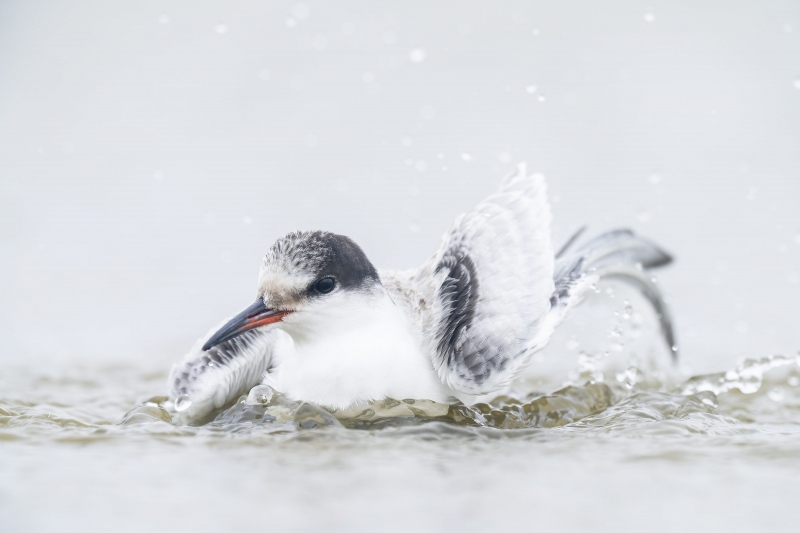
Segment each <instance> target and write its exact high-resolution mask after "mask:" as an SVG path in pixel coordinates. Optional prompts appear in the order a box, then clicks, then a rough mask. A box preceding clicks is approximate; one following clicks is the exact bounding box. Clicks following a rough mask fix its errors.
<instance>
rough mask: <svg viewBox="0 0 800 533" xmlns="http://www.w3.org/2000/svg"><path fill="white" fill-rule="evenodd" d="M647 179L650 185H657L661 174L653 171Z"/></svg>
mask: <svg viewBox="0 0 800 533" xmlns="http://www.w3.org/2000/svg"><path fill="white" fill-rule="evenodd" d="M647 181H649V182H650V184H651V185H658V184H659V183H661V176H660V175H658V174H656V173H655V172H654V173H652V174H650V175H649V176H647Z"/></svg>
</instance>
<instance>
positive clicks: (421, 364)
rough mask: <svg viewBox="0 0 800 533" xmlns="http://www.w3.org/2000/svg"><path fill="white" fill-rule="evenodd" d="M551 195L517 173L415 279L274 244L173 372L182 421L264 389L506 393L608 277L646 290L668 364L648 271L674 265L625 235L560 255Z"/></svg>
mask: <svg viewBox="0 0 800 533" xmlns="http://www.w3.org/2000/svg"><path fill="white" fill-rule="evenodd" d="M546 189H547V186H546V183H545V179H544V177H543V176H542V175H540V174H534V175H527V173H526V172H525V167H524V165H520V167H518V168H517V170H516V172H514V173H513V174H511V175H510V176H509V177H508V178H506V180H505V181H504V182H503V184H502V185H501V187H500V188H499V190H498V191H497V192H495V193H494V194H492V195H491V196H489V197H488V198H486V199H485V200H484V201H483V202H481V203H480V204H479V205H478V206H477V207H476V208H475V209H473V210H472V211H470V212H468V213H466V214H463V215H461V216H459V217H458V218H457V219H456V221H455V223H454V224H453V226H452V227H451V228H450V230H449V231H448V232H447V233H445V235H444V237H443V239H442V242H441V245H440V246H439V249H438V250H437V251H436V253H434V254H433V256H432V257H431V258H430V259H429V260H428V261H427V262H426V263H424V264H423V265H422V266H421V267H420V268H418V269H416V270H409V271H402V272H401V271H378V270H376V268H375V267H374V266H373V265H372V263H371V262H370V260H369V259H368V258H367V256H366V255H365V254H364V252H363V251H362V250H361V248H359V247H358V245H357V244H356V243H354V242H353V241H352V240H351V239H350V238H348V237H345V236H343V235H336V234H333V233H328V232H324V231H299V232H295V233H290V234H289V235H287V236H285V237H283V238H281V239H278V241H277V242H275V243H274V244H273V245H272V247H271V248H270V249H269V251H268V252H267V254H266V255H265V257H264V258H263V260H262V262H261V269H260V273H259V276H258V288H257V291H256V296H257V297H256V300H255V302H254V303H253V304H252V305H250V306H249V307H247V308H246V309H245V310H244V311H242V312H241V313H239V314H238V315H236V316H235V317H233V318H232V319H230V320H228V321H226V322H225V323H224V324H223V325H221V326H220V327H217V328H214V329H213V330H212V331H211V332H209V334H207V335H206V336H205V337H204V338H202V339H201V340H200V341H198V343H197V344H196V345H195V347H194V348H193V349H192V350H191V351H190V352H189V353H188V354H187V355H186V357H185V358H184V359H183V361H182V362H180V363H179V364H177V365H175V366H174V367H173V369H172V372H171V373H170V377H169V381H168V387H169V389H170V398H171V400H172V401H173V402H174V405H175V410H176V411H180V412H181V414H182V417H183V420H185V421H198V420H202V419H203V418H204V417H207V416H208V415H209V414H211V413H213V412H214V411H215V410H217V409H220V408H223V407H225V406H227V405H229V404H231V403H233V401H234V400H235V399H236V398H237V397H238V396H239V395H240V394H242V393H244V392H246V391H247V390H248V389H249V388H251V387H253V386H255V385H257V384H259V383H264V384H267V385H269V386H271V387H272V388H274V389H275V390H277V391H280V392H282V393H283V394H285V395H286V396H287V397H289V398H291V399H293V400H296V401H306V402H311V403H315V404H318V405H321V406H324V407H328V408H332V409H345V408H348V407H350V406H352V405H354V404H359V403H362V402H366V401H370V400H379V399H383V398H395V399H405V398H418V399H429V400H434V401H437V402H448V401H453V400H454V399H458V400H461V401H463V402H465V403H468V404H469V403H474V402H475V401H477V400H478V399H479V398H481V397H484V396H486V395H488V394H493V393H497V392H498V391H502V390H503V389H504V388H506V387H507V386H508V385H509V383H510V382H511V381H512V380H513V379H514V377H515V376H516V375H517V374H518V373H519V371H520V370H521V369H522V368H523V367H524V366H525V365H527V364H528V363H529V362H530V360H531V356H532V355H533V354H534V353H536V352H537V351H539V350H541V349H542V348H543V347H544V346H545V345H546V344H547V342H548V340H549V339H550V337H551V335H552V334H553V330H554V329H555V327H556V326H557V325H558V324H559V323H560V322H561V321H562V320H563V318H564V317H565V316H566V314H567V313H568V312H569V310H570V309H572V308H573V307H574V306H575V304H577V303H578V302H579V301H580V299H581V297H582V295H583V294H584V293H585V291H586V290H587V288H589V287H591V286H592V285H594V284H595V283H596V282H597V281H599V280H600V279H602V278H619V279H622V280H625V281H627V282H630V283H632V284H633V285H635V286H636V287H638V288H639V289H640V290H641V291H642V293H643V294H644V295H645V296H646V297H647V298H648V300H649V301H650V302H651V303H652V305H653V306H654V308H655V311H656V313H657V314H658V317H659V320H660V326H661V331H662V334H663V336H664V338H665V341H666V343H667V345H668V346H669V347H670V348H672V351H673V352H674V348H673V346H674V338H673V332H672V324H671V320H670V317H669V313H668V310H667V307H666V305H665V303H664V300H663V298H662V297H661V294H660V292H659V290H658V288H657V287H656V285H655V284H654V283H653V282H652V281H651V275H650V274H649V273H648V272H647V270H648V269H651V268H655V267H659V266H662V265H666V264H667V263H669V262H670V261H671V257H670V256H669V255H668V254H667V253H665V252H664V251H662V250H661V249H659V248H658V247H657V246H655V245H654V244H652V243H650V242H649V241H647V240H645V239H643V238H640V237H638V236H636V235H634V233H632V232H631V231H629V230H616V231H611V232H608V233H604V234H602V235H600V236H598V237H595V238H594V239H591V240H589V241H588V242H586V243H585V244H583V245H582V246H574V243H573V241H574V240H576V239H571V240H570V241H569V242H568V243H567V245H565V246H564V248H562V250H561V251H559V252H558V253H557V254H556V253H554V251H553V246H552V243H551V236H550V221H551V213H550V206H549V204H548V201H547V190H546ZM576 237H577V236H576Z"/></svg>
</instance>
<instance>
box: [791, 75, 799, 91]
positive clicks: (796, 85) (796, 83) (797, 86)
mask: <svg viewBox="0 0 800 533" xmlns="http://www.w3.org/2000/svg"><path fill="white" fill-rule="evenodd" d="M792 85H793V86H794V88H795V89H798V90H800V78H797V79H796V80H794V82H792Z"/></svg>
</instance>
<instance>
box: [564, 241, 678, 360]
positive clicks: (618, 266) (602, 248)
mask: <svg viewBox="0 0 800 533" xmlns="http://www.w3.org/2000/svg"><path fill="white" fill-rule="evenodd" d="M581 231H582V230H581ZM574 240H575V238H571V239H570V241H569V244H572V243H573V242H574ZM567 248H568V246H565V247H564V250H563V253H559V257H558V260H557V261H556V269H555V292H554V293H553V297H552V299H551V305H552V307H553V310H554V311H555V312H554V314H553V315H554V317H557V319H558V320H560V318H561V317H563V316H564V315H566V313H567V312H568V311H569V310H570V309H571V308H572V307H574V306H575V305H576V304H577V303H578V302H579V301H580V300H581V298H582V296H583V294H584V293H585V290H586V288H587V287H588V286H590V285H592V284H593V283H596V282H597V281H599V280H600V279H618V280H621V281H624V282H626V283H629V284H631V285H633V286H634V287H635V288H637V289H638V290H639V291H640V292H641V293H642V295H644V297H645V298H647V300H648V301H649V302H650V304H651V305H652V306H653V309H654V310H655V311H656V314H657V315H658V319H659V324H660V327H661V333H662V335H663V336H664V341H665V342H666V344H667V346H668V347H669V348H670V350H671V352H672V354H673V357H677V354H678V348H677V346H676V341H675V332H674V328H673V325H672V318H671V315H670V312H669V308H668V307H667V304H666V302H665V300H664V297H663V296H662V294H661V291H660V290H659V288H658V286H657V285H656V284H655V282H654V281H653V279H652V278H651V275H650V274H649V273H648V272H647V271H648V270H649V269H652V268H658V267H661V266H664V265H668V264H669V263H671V262H672V256H670V255H669V254H668V253H666V252H665V251H664V250H662V249H661V248H659V247H658V246H656V245H655V244H653V243H652V242H650V241H648V240H646V239H644V238H642V237H639V236H638V235H636V234H635V233H633V232H632V231H631V230H628V229H619V230H614V231H609V232H606V233H603V234H602V235H599V236H597V237H594V238H593V239H591V240H590V241H588V242H587V243H585V244H583V245H582V246H580V247H578V248H577V249H576V250H575V251H574V252H568V251H567V250H566V249H567Z"/></svg>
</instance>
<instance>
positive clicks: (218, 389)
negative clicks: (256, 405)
mask: <svg viewBox="0 0 800 533" xmlns="http://www.w3.org/2000/svg"><path fill="white" fill-rule="evenodd" d="M223 324H224V322H223ZM217 330H219V327H216V328H213V329H212V330H211V331H209V332H208V334H207V335H206V336H205V337H203V338H202V339H200V340H199V341H197V343H196V344H195V346H194V347H193V348H192V350H191V351H190V352H189V353H188V354H186V356H185V357H184V358H183V361H181V362H180V363H178V364H176V365H174V366H173V367H172V371H171V372H170V375H169V379H168V381H167V386H168V387H169V398H170V400H172V402H173V404H174V406H175V413H174V415H173V420H174V421H175V422H177V423H179V424H197V423H201V422H203V421H205V420H206V419H207V418H208V417H209V415H211V414H213V413H214V411H216V410H218V409H222V408H223V407H227V406H228V405H230V404H231V403H233V402H234V401H235V400H236V399H237V398H238V397H239V396H240V395H241V394H246V393H247V391H249V390H250V389H251V388H252V387H254V386H255V385H258V384H259V383H260V382H261V380H262V378H263V376H264V372H265V371H266V370H267V369H268V368H269V366H270V362H271V360H272V357H273V355H274V354H275V352H276V350H277V349H280V347H281V346H283V344H282V342H283V340H284V339H283V337H285V336H286V334H285V333H284V332H282V331H280V330H276V329H270V330H268V331H263V330H259V329H255V330H252V331H248V332H245V333H243V334H242V335H239V336H238V337H235V338H233V339H230V340H228V341H225V342H223V343H220V344H218V345H217V346H214V347H213V348H211V349H209V350H207V351H206V350H203V348H202V347H203V344H204V343H205V342H206V341H207V340H208V338H209V337H210V336H211V335H212V334H214V333H215V332H216V331H217Z"/></svg>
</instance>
